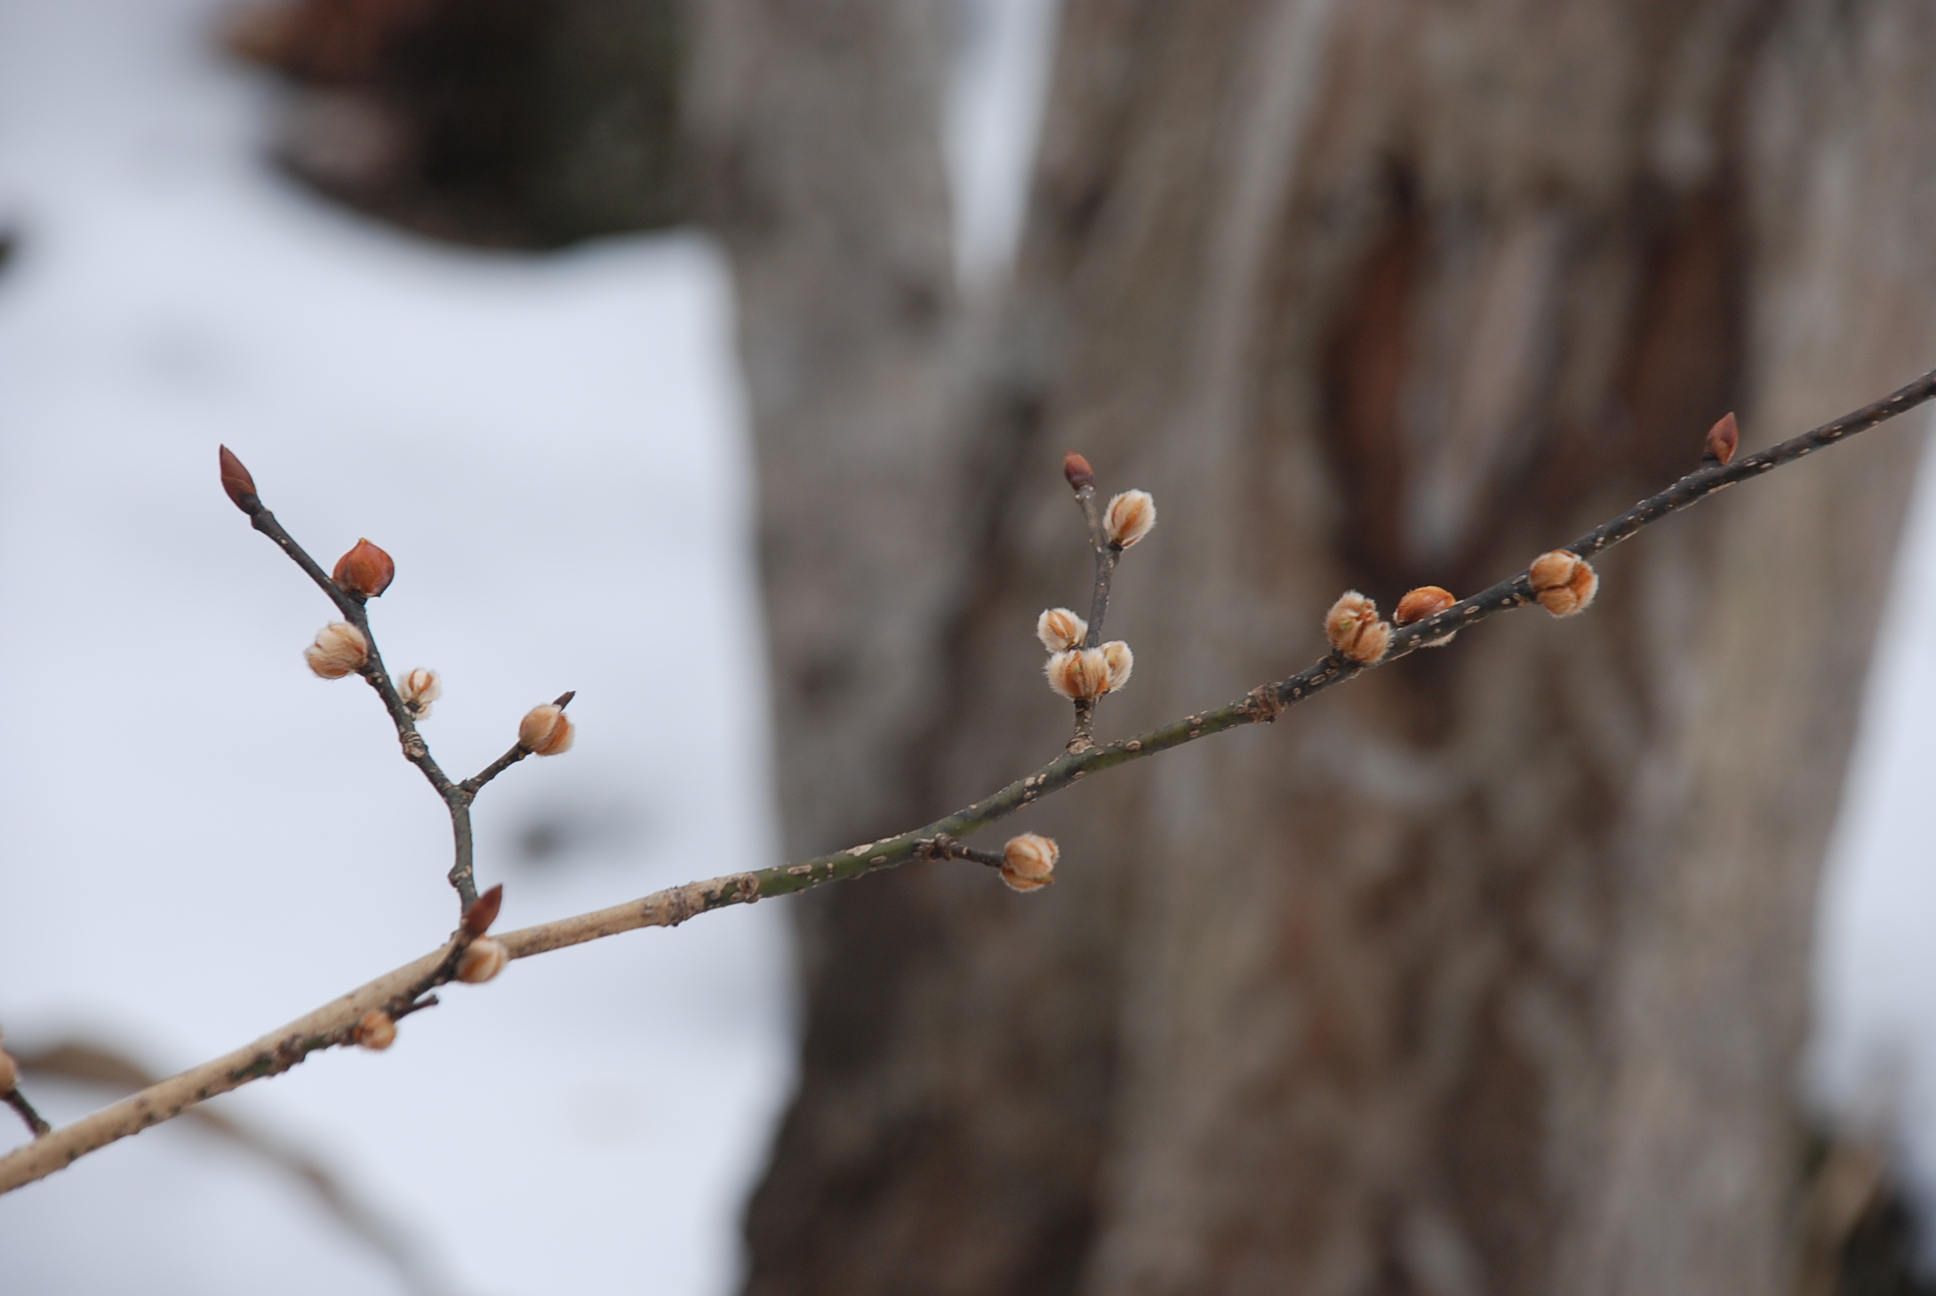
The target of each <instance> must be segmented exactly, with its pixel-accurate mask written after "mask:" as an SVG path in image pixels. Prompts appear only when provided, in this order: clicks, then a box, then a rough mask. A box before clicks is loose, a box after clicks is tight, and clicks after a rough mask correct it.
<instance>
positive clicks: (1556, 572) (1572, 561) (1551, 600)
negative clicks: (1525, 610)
mask: <svg viewBox="0 0 1936 1296" xmlns="http://www.w3.org/2000/svg"><path fill="white" fill-rule="evenodd" d="M1526 576H1527V579H1528V581H1529V582H1530V583H1531V584H1532V587H1533V597H1534V598H1536V599H1538V600H1539V605H1540V606H1541V607H1543V608H1545V609H1546V610H1547V611H1548V612H1551V613H1552V614H1553V615H1554V616H1558V617H1564V616H1572V615H1573V614H1574V613H1576V612H1583V611H1585V610H1586V608H1587V606H1588V605H1589V604H1591V603H1592V602H1593V596H1594V595H1595V594H1597V593H1598V592H1599V590H1600V578H1599V576H1598V575H1596V574H1595V573H1594V570H1593V568H1592V567H1590V566H1588V565H1587V561H1586V559H1584V558H1582V557H1580V556H1579V555H1578V554H1576V553H1573V552H1572V551H1571V550H1567V549H1555V550H1553V551H1552V552H1551V553H1543V554H1541V555H1540V556H1539V557H1537V558H1535V559H1533V565H1532V566H1531V567H1530V568H1528V569H1527V572H1526Z"/></svg>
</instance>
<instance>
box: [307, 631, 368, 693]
mask: <svg viewBox="0 0 1936 1296" xmlns="http://www.w3.org/2000/svg"><path fill="white" fill-rule="evenodd" d="M303 660H304V661H306V662H308V663H309V669H310V670H312V671H314V672H316V674H318V675H320V676H322V677H323V678H324V679H342V678H343V677H344V676H345V675H352V674H354V673H356V672H357V671H360V670H362V669H363V663H365V662H367V661H369V660H370V641H369V640H368V639H365V638H364V637H363V632H362V631H361V630H358V629H357V628H356V627H355V626H353V625H351V624H350V623H349V622H347V621H332V622H330V623H329V624H328V625H326V626H324V627H323V628H322V629H321V630H318V631H317V632H316V642H315V643H313V644H311V645H309V647H307V648H305V649H303Z"/></svg>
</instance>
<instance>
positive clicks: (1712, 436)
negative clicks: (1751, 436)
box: [1701, 410, 1741, 464]
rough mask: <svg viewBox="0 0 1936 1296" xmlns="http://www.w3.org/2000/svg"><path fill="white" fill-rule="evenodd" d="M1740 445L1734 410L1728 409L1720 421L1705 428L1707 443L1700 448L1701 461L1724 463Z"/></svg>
mask: <svg viewBox="0 0 1936 1296" xmlns="http://www.w3.org/2000/svg"><path fill="white" fill-rule="evenodd" d="M1740 446H1741V427H1740V425H1739V424H1737V423H1736V422H1735V421H1734V411H1733V410H1729V411H1728V412H1727V413H1726V414H1723V415H1722V416H1721V420H1720V422H1718V423H1716V424H1715V425H1714V426H1713V427H1711V428H1709V429H1708V430H1707V444H1706V446H1705V447H1703V449H1702V450H1701V462H1702V463H1717V464H1725V463H1727V462H1728V461H1729V460H1730V459H1733V458H1734V452H1735V451H1736V450H1737V449H1739V448H1740Z"/></svg>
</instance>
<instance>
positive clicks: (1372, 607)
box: [1324, 590, 1392, 666]
mask: <svg viewBox="0 0 1936 1296" xmlns="http://www.w3.org/2000/svg"><path fill="white" fill-rule="evenodd" d="M1324 636H1325V638H1327V639H1329V640H1330V641H1331V646H1332V647H1333V648H1334V649H1336V650H1337V652H1338V655H1339V656H1341V657H1344V658H1345V659H1346V660H1348V661H1354V662H1357V663H1358V664H1359V665H1360V666H1369V665H1371V664H1372V663H1373V662H1376V661H1378V660H1379V659H1380V658H1382V657H1383V656H1384V655H1385V650H1386V649H1388V648H1390V647H1391V636H1392V628H1391V624H1390V623H1389V622H1386V621H1382V620H1380V619H1379V617H1378V605H1377V604H1376V603H1373V602H1372V601H1371V600H1370V599H1368V598H1366V597H1365V596H1364V595H1362V594H1360V593H1359V592H1358V591H1357V590H1346V591H1345V592H1344V593H1343V594H1342V595H1340V596H1339V597H1338V601H1337V602H1336V603H1333V604H1332V605H1331V610H1330V611H1329V612H1326V613H1325V614H1324Z"/></svg>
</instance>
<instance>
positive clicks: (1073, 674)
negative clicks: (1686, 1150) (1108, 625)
mask: <svg viewBox="0 0 1936 1296" xmlns="http://www.w3.org/2000/svg"><path fill="white" fill-rule="evenodd" d="M1044 670H1045V671H1046V673H1047V674H1048V677H1049V687H1050V688H1052V689H1054V690H1055V691H1056V692H1058V693H1060V694H1061V695H1062V696H1063V697H1065V698H1068V699H1069V700H1070V701H1071V702H1087V701H1089V700H1090V699H1092V698H1096V697H1100V696H1102V694H1103V692H1104V690H1106V689H1107V688H1108V687H1109V660H1108V659H1107V658H1106V657H1104V656H1103V655H1102V649H1100V648H1077V649H1074V650H1072V651H1070V652H1059V653H1056V654H1055V655H1054V656H1053V657H1051V658H1049V664H1048V665H1047V666H1046V667H1044Z"/></svg>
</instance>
